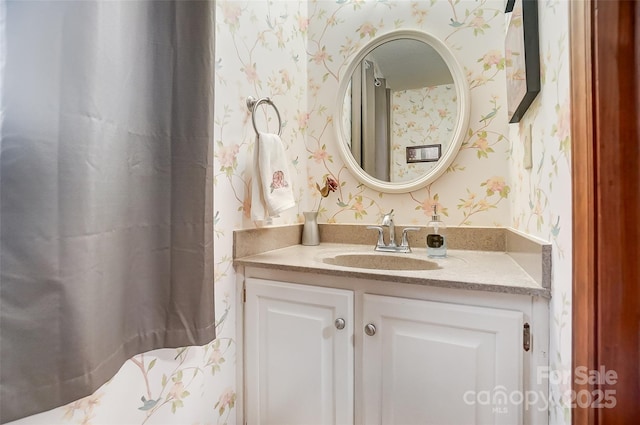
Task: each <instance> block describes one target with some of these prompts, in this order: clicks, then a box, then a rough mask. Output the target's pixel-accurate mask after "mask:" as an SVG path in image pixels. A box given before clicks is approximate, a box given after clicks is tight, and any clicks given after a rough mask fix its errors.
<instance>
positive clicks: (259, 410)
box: [245, 279, 354, 425]
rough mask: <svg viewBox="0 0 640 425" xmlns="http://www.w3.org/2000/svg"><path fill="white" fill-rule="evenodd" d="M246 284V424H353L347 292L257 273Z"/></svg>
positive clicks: (350, 306) (349, 294) (350, 299)
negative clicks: (342, 326)
mask: <svg viewBox="0 0 640 425" xmlns="http://www.w3.org/2000/svg"><path fill="white" fill-rule="evenodd" d="M246 290H247V301H246V304H245V344H246V345H245V364H246V368H245V371H246V376H245V382H246V400H247V408H246V414H247V418H246V419H247V423H249V424H252V425H258V424H273V425H286V424H292V425H293V424H309V425H311V424H321V425H327V424H349V423H353V386H354V382H353V379H354V378H353V363H354V354H353V343H352V341H353V292H352V291H346V290H340V289H330V288H320V287H313V286H305V285H298V284H288V283H282V282H274V281H268V280H261V279H247V281H246ZM337 319H342V320H344V328H343V329H338V327H341V324H340V323H338V324H336V320H337Z"/></svg>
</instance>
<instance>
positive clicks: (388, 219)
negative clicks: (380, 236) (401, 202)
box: [382, 208, 393, 226]
mask: <svg viewBox="0 0 640 425" xmlns="http://www.w3.org/2000/svg"><path fill="white" fill-rule="evenodd" d="M392 223H393V208H392V209H391V211H389V212H388V213H386V214H383V215H382V225H383V226H389V225H391V224H392Z"/></svg>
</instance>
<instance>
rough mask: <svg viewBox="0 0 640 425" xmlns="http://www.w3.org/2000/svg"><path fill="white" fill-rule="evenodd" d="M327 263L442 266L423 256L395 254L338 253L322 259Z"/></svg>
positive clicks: (401, 267) (368, 266) (417, 267)
mask: <svg viewBox="0 0 640 425" xmlns="http://www.w3.org/2000/svg"><path fill="white" fill-rule="evenodd" d="M322 262H323V263H325V264H331V265H334V266H342V267H355V268H359V269H376V270H436V269H439V268H440V266H439V265H438V264H437V263H435V262H433V261H429V260H426V259H422V258H415V257H407V256H404V255H393V254H364V253H363V254H360V253H352V254H336V255H333V256H331V257H326V258H323V259H322Z"/></svg>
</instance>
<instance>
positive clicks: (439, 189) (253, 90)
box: [15, 0, 571, 425]
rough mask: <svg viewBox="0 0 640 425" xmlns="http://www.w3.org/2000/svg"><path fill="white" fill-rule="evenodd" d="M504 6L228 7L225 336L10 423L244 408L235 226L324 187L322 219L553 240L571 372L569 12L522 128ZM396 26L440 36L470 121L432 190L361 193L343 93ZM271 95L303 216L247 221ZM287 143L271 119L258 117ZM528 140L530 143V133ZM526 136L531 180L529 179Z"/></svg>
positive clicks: (561, 420)
mask: <svg viewBox="0 0 640 425" xmlns="http://www.w3.org/2000/svg"><path fill="white" fill-rule="evenodd" d="M504 3H505V2H504V0H457V1H447V0H421V1H405V0H388V1H385V0H380V1H364V0H355V1H354V0H335V1H328V0H316V1H308V2H306V1H301V0H291V1H289V0H286V1H285V0H270V1H269V0H259V1H257V0H253V1H250V0H246V1H237V0H218V1H216V7H217V13H216V20H217V22H216V25H217V28H216V52H215V54H216V65H217V67H216V73H215V77H214V78H215V90H216V93H215V94H216V96H215V97H216V101H215V127H214V133H215V143H216V148H215V164H214V167H215V171H216V174H215V177H214V179H215V181H214V184H215V188H214V209H215V229H214V230H215V247H214V251H215V258H216V260H215V261H216V264H215V285H216V304H217V305H216V312H217V314H218V316H219V317H218V330H219V336H220V337H219V338H218V339H216V341H213V342H212V343H210V344H208V345H206V346H204V347H185V348H182V349H179V350H170V349H165V350H156V351H152V352H149V353H144V354H140V355H137V356H134V357H133V358H132V359H131V360H129V361H128V362H127V363H126V364H125V365H124V366H123V367H122V369H121V370H120V372H119V373H118V374H117V375H116V376H115V377H114V378H113V379H112V380H111V381H110V382H108V383H107V384H105V385H104V386H103V387H101V388H100V389H99V390H98V391H96V392H95V393H94V394H93V395H91V396H89V397H87V398H84V399H81V400H78V401H76V402H74V403H71V404H69V405H67V406H62V407H60V408H57V409H54V410H52V411H49V412H45V413H43V414H40V415H35V416H31V417H29V418H25V419H23V420H20V421H16V422H15V424H20V425H31V424H53V423H59V424H70V423H82V424H154V423H163V424H171V423H174V424H224V423H228V424H231V423H235V422H236V420H237V418H239V416H238V412H236V410H237V409H238V408H239V407H240V404H241V399H240V398H241V393H242V391H241V383H238V382H237V381H236V368H237V367H238V366H241V365H238V364H237V362H239V361H240V359H241V357H240V356H239V355H238V353H237V352H236V325H237V319H236V314H237V309H236V304H237V302H238V300H237V299H236V273H235V271H234V268H233V265H232V255H233V239H232V236H233V235H232V231H233V230H234V229H241V228H251V227H260V226H265V225H272V224H273V225H280V224H290V223H296V222H301V221H302V211H305V210H308V209H311V208H315V207H317V206H318V202H319V199H320V195H319V193H318V191H317V190H316V188H315V184H316V182H319V183H321V182H322V180H323V177H324V176H326V175H329V176H332V177H333V178H335V179H336V181H337V182H338V185H339V186H338V190H337V193H334V194H333V195H332V196H331V197H329V198H327V199H326V200H325V201H324V202H322V207H321V210H320V211H321V214H320V221H321V222H322V221H324V222H333V223H367V224H369V223H375V222H378V221H379V220H380V218H381V214H382V213H384V212H387V211H389V210H390V209H391V208H394V209H395V211H396V222H397V223H399V224H418V225H423V224H426V222H427V221H428V219H429V215H430V212H431V211H432V205H434V204H437V205H438V206H439V210H440V211H441V214H442V217H443V219H444V220H445V221H446V222H447V224H450V225H473V226H511V227H514V228H516V229H519V230H521V231H523V232H525V233H528V234H530V235H534V236H537V237H540V238H542V239H545V240H548V241H551V242H552V243H553V298H552V301H551V303H552V304H551V308H552V317H551V320H550V322H551V352H550V363H551V366H552V368H554V369H555V370H558V371H566V370H569V368H570V357H571V356H570V354H571V351H570V350H571V322H570V316H571V315H570V312H571V215H570V211H571V209H570V193H571V186H570V162H571V158H570V143H571V135H570V130H569V125H570V123H569V117H570V105H569V69H568V52H567V49H568V34H567V31H568V4H567V2H564V1H561V0H545V1H542V0H540V1H539V2H538V5H539V9H540V25H539V26H540V28H541V29H543V30H541V33H540V45H541V52H540V55H541V58H542V82H543V87H542V92H541V93H540V94H539V95H538V97H537V98H536V100H535V101H534V103H533V104H532V105H531V107H530V110H529V111H528V112H527V114H526V115H525V117H524V119H523V120H522V122H521V123H519V124H512V125H509V124H508V119H507V111H506V83H505V58H504V33H505V16H504V14H503V10H504ZM396 28H412V29H419V30H423V31H427V32H430V33H432V34H434V35H436V36H438V37H439V38H440V39H442V40H443V41H444V42H445V43H446V44H447V45H448V46H449V47H450V48H451V49H452V51H453V52H454V54H455V55H456V58H457V59H458V61H459V62H460V63H461V65H462V66H463V67H464V69H465V73H466V76H467V79H468V82H469V86H470V93H471V117H470V121H469V128H468V131H467V134H466V138H465V140H464V142H463V145H462V147H461V150H460V152H459V154H458V155H457V157H456V159H455V161H454V162H453V163H452V165H451V166H450V167H449V169H448V170H447V172H446V173H445V174H443V175H442V176H441V177H440V178H439V179H438V180H437V181H435V182H434V183H432V184H431V185H429V186H427V187H425V188H423V189H420V190H417V191H414V192H411V193H406V194H383V193H378V192H376V191H374V190H371V189H368V188H366V187H363V186H362V185H360V184H359V183H358V182H357V181H356V180H355V178H354V177H353V176H351V174H350V173H349V171H348V170H347V169H346V167H345V165H344V164H343V163H342V161H341V158H340V156H339V154H338V149H337V145H336V143H337V141H336V136H335V129H334V120H335V119H337V115H335V112H336V111H335V108H336V106H335V105H336V97H337V90H338V85H339V81H340V80H341V78H343V77H344V72H345V69H346V68H347V66H348V65H349V63H350V60H351V59H352V58H353V57H354V56H355V54H356V53H357V51H358V49H359V48H360V47H361V46H363V45H364V44H365V43H367V42H368V41H369V40H370V39H371V38H373V37H376V36H379V35H381V34H384V33H386V32H388V31H392V30H394V29H396ZM248 96H253V97H256V98H261V97H264V96H269V97H270V98H271V99H272V100H273V101H274V103H275V104H276V106H277V108H278V110H279V113H280V116H281V119H282V122H281V126H282V133H281V138H282V140H283V143H284V145H285V149H286V152H287V159H288V161H289V164H290V169H291V172H292V173H293V174H294V176H295V178H294V179H293V180H294V182H293V186H294V187H293V188H294V194H295V198H296V201H297V207H296V208H293V209H291V210H289V211H287V212H286V213H283V214H282V215H281V216H280V217H278V218H274V219H273V221H271V222H253V221H252V220H251V218H250V211H251V197H250V193H249V187H250V186H251V178H252V173H251V169H252V165H251V161H252V154H253V149H254V144H255V130H254V128H253V124H252V119H251V114H250V112H249V111H248V109H247V106H246V98H247V97H248ZM255 119H256V126H257V127H258V129H260V130H261V131H270V132H277V131H278V127H279V126H278V124H279V123H278V118H277V115H276V114H275V112H274V111H273V110H272V108H271V107H270V106H261V107H260V108H259V111H258V114H257V115H256V117H255ZM529 129H531V130H529ZM529 133H530V134H531V139H532V142H533V143H532V144H533V149H532V151H533V168H531V169H528V168H525V163H524V160H523V157H524V147H525V143H524V142H525V140H526V138H527V137H529ZM567 385H569V386H570V383H568V384H562V383H561V384H559V385H553V386H552V388H551V393H552V401H553V404H552V407H551V412H550V414H551V423H553V424H569V423H570V409H568V407H566V404H564V401H566V400H564V399H563V397H562V394H563V391H565V390H566V389H567Z"/></svg>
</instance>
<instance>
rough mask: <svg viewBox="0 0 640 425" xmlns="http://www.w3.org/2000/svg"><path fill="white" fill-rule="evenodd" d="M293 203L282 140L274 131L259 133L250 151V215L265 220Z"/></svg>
mask: <svg viewBox="0 0 640 425" xmlns="http://www.w3.org/2000/svg"><path fill="white" fill-rule="evenodd" d="M295 205H296V201H295V199H294V197H293V188H292V187H291V173H290V172H289V167H288V164H287V155H286V153H285V150H284V146H283V144H282V140H280V136H278V135H277V134H271V133H260V134H259V135H258V137H257V138H256V145H255V148H254V150H253V179H252V183H251V218H252V219H253V220H264V219H266V218H267V217H277V216H279V215H280V213H281V212H283V211H285V210H288V209H289V208H293V207H294V206H295Z"/></svg>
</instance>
